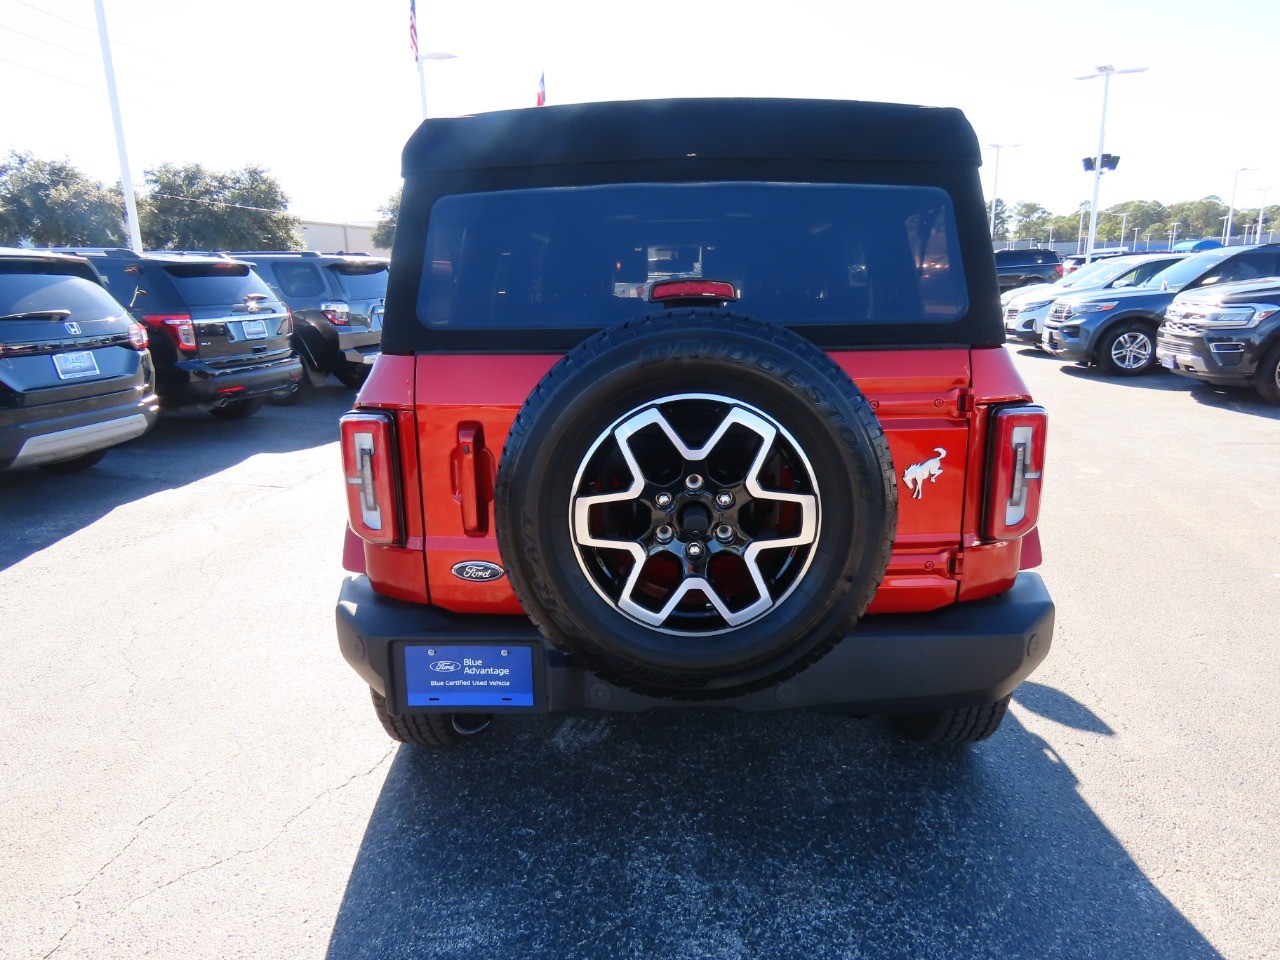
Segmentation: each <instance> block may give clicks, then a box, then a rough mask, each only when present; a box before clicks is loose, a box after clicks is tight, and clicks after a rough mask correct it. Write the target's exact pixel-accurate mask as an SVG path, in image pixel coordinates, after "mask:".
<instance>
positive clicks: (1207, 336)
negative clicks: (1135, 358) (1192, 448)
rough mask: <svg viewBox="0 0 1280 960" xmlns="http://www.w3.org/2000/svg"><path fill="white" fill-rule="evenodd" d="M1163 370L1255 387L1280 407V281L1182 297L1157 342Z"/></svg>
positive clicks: (1230, 286)
mask: <svg viewBox="0 0 1280 960" xmlns="http://www.w3.org/2000/svg"><path fill="white" fill-rule="evenodd" d="M1156 356H1157V358H1158V359H1159V361H1160V363H1161V365H1162V366H1164V367H1167V368H1168V369H1170V370H1172V371H1173V372H1174V373H1178V374H1181V375H1182V376H1184V377H1192V378H1194V379H1196V380H1204V381H1206V382H1208V383H1216V384H1221V385H1224V386H1245V385H1247V384H1252V385H1253V386H1254V387H1256V388H1257V390H1258V392H1259V393H1260V394H1262V396H1263V398H1264V399H1265V400H1267V401H1268V402H1270V403H1274V404H1280V279H1278V278H1276V277H1268V278H1266V279H1264V280H1246V281H1244V282H1242V283H1227V284H1223V285H1222V286H1220V287H1211V288H1209V289H1208V290H1197V291H1195V292H1194V293H1188V294H1185V295H1181V296H1178V297H1176V298H1175V299H1174V301H1173V303H1172V304H1170V305H1169V309H1168V310H1166V311H1165V314H1164V323H1162V324H1161V325H1160V330H1159V336H1158V339H1157V340H1156Z"/></svg>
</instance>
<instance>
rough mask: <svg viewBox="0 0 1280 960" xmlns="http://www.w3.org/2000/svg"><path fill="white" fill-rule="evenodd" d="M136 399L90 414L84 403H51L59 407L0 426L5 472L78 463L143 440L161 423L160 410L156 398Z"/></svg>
mask: <svg viewBox="0 0 1280 960" xmlns="http://www.w3.org/2000/svg"><path fill="white" fill-rule="evenodd" d="M133 395H134V397H136V398H137V399H133V400H131V401H130V402H128V403H124V404H119V405H116V406H111V407H106V408H102V409H93V410H88V411H86V410H84V409H83V408H84V406H86V404H84V403H79V404H76V403H66V404H49V405H48V407H55V408H56V409H54V410H50V409H48V407H40V408H36V409H35V410H34V411H33V413H35V414H36V415H37V416H35V417H33V418H32V419H31V420H30V421H27V422H23V423H15V424H12V425H5V426H0V470H17V469H18V468H20V467H35V466H39V465H40V464H42V463H57V462H59V461H63V460H73V459H75V458H76V457H82V456H84V455H85V454H89V453H93V452H94V451H96V450H104V449H106V448H107V447H114V446H116V445H117V444H121V443H124V442H125V441H127V440H132V439H134V438H135V437H139V436H141V435H142V434H144V433H146V432H147V431H148V430H149V429H150V428H151V427H152V425H153V424H154V423H155V422H156V411H157V409H158V406H157V403H156V397H155V395H154V394H150V393H148V394H146V395H145V396H144V395H141V394H140V393H137V392H135V393H134V394H133ZM77 406H79V407H80V408H81V409H79V410H77V409H76V407H77Z"/></svg>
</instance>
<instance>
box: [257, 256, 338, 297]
mask: <svg viewBox="0 0 1280 960" xmlns="http://www.w3.org/2000/svg"><path fill="white" fill-rule="evenodd" d="M269 269H271V270H272V271H274V272H275V275H276V283H277V284H279V285H280V292H281V293H283V294H284V295H285V296H286V297H298V298H302V297H323V296H324V295H325V293H326V291H325V288H324V277H322V276H320V271H319V270H318V269H316V265H315V264H313V263H295V262H293V261H290V260H277V261H276V262H275V263H273V264H271V266H270V268H269Z"/></svg>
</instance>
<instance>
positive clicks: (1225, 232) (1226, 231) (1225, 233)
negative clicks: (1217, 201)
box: [1222, 167, 1258, 247]
mask: <svg viewBox="0 0 1280 960" xmlns="http://www.w3.org/2000/svg"><path fill="white" fill-rule="evenodd" d="M1257 169H1258V168H1257V167H1239V168H1237V169H1236V173H1235V176H1233V177H1232V178H1231V204H1230V206H1228V207H1227V225H1226V226H1225V227H1223V229H1222V245H1223V246H1224V247H1229V246H1231V218H1232V217H1233V216H1235V212H1236V187H1237V186H1238V185H1239V183H1240V174H1242V173H1245V172H1246V171H1249V170H1257Z"/></svg>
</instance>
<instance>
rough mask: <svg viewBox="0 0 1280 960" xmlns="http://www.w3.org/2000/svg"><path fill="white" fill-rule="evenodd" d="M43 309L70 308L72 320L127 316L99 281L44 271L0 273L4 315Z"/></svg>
mask: <svg viewBox="0 0 1280 960" xmlns="http://www.w3.org/2000/svg"><path fill="white" fill-rule="evenodd" d="M39 310H70V311H71V316H70V317H68V319H71V320H76V319H81V320H105V319H106V318H108V317H123V316H125V310H124V308H123V307H121V306H120V304H119V303H117V302H116V301H115V299H114V298H113V297H112V296H111V294H109V293H107V291H106V290H104V289H103V288H102V285H101V284H99V283H93V282H91V281H89V280H83V279H81V278H80V277H68V276H56V275H50V274H44V273H17V274H15V273H0V317H7V316H10V315H12V314H16V313H31V312H33V311H39Z"/></svg>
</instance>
